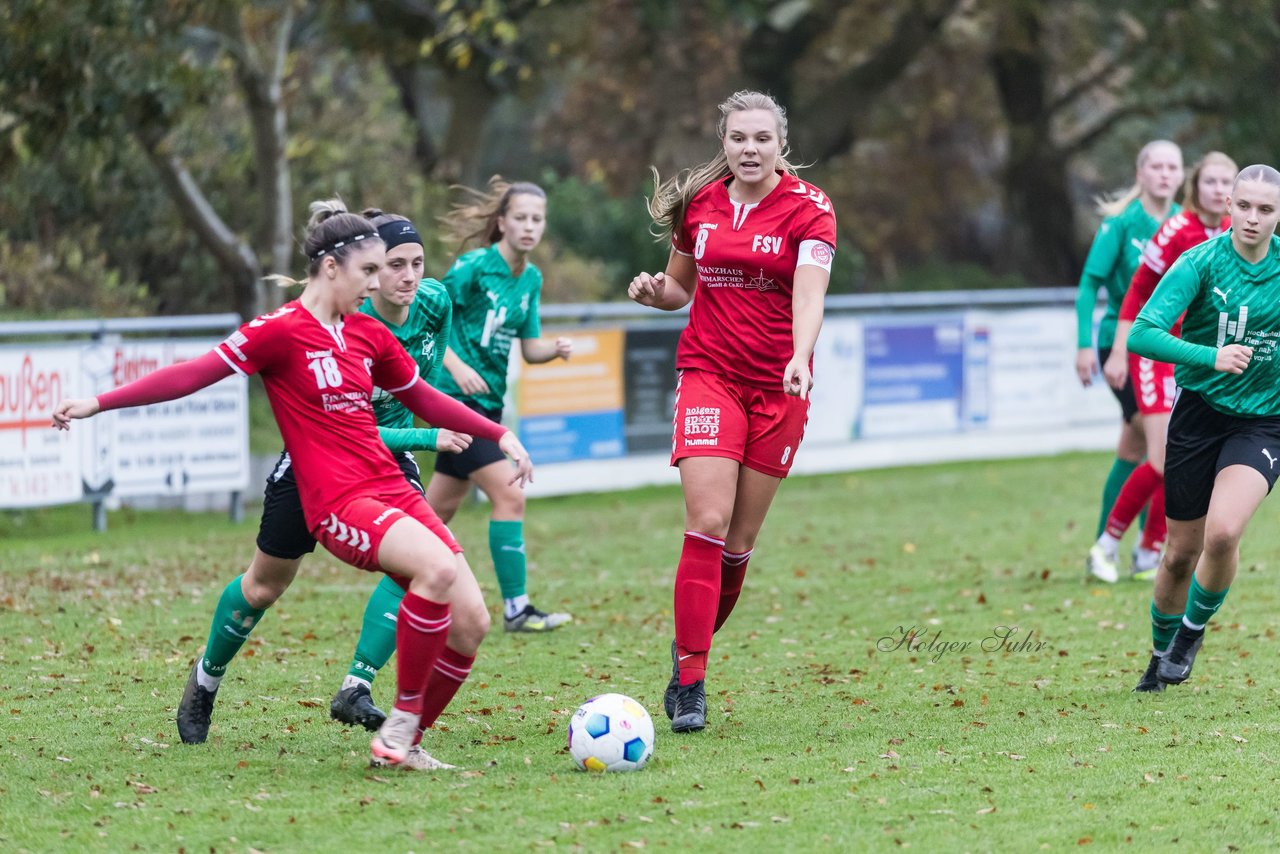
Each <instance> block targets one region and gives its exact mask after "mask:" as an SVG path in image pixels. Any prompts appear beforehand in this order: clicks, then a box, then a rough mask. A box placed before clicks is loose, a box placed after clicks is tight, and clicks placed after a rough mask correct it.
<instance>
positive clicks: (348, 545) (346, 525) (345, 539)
mask: <svg viewBox="0 0 1280 854" xmlns="http://www.w3.org/2000/svg"><path fill="white" fill-rule="evenodd" d="M404 516H412V517H413V518H414V519H417V520H418V521H419V522H421V523H422V524H423V525H425V526H426V528H427V530H429V531H431V533H433V534H435V535H436V536H437V537H439V538H440V539H441V541H443V542H444V544H445V545H446V546H448V547H449V550H450V551H452V552H453V553H454V554H461V553H462V546H460V545H458V541H457V540H455V539H454V538H453V534H452V533H451V532H450V531H449V528H448V527H447V526H446V525H445V524H444V522H441V521H440V517H439V516H437V515H436V511H434V510H432V509H431V505H430V504H428V503H427V500H426V499H425V498H423V497H422V495H421V493H419V492H418V491H417V490H416V489H414V488H413V487H411V486H409V484H408V482H406V483H405V484H404V490H403V491H400V492H395V493H383V494H380V495H376V496H372V495H364V496H360V497H358V498H353V499H351V500H350V501H348V502H347V503H346V504H344V505H343V506H342V507H341V508H340V509H338V510H336V511H334V512H332V513H330V514H329V516H328V518H326V519H325V520H323V521H322V522H321V523H320V524H319V525H317V526H316V527H315V528H314V529H312V531H311V535H312V536H313V537H315V538H316V541H317V542H319V543H320V545H322V546H324V547H325V548H326V549H328V550H329V552H330V553H332V554H333V556H334V557H336V558H338V559H340V560H343V561H345V562H347V563H349V564H351V565H352V566H354V567H358V568H359V569H366V570H369V571H370V572H381V571H382V567H381V566H380V565H379V564H378V546H380V545H381V544H382V538H383V537H385V536H386V534H387V530H388V529H389V528H390V527H391V526H392V524H394V523H395V522H396V520H398V519H400V518H402V517H404Z"/></svg>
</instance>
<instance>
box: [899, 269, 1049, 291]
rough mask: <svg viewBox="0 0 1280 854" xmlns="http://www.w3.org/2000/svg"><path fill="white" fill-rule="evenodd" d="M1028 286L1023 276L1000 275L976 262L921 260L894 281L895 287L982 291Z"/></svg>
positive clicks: (900, 289) (924, 289)
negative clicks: (949, 262)
mask: <svg viewBox="0 0 1280 854" xmlns="http://www.w3.org/2000/svg"><path fill="white" fill-rule="evenodd" d="M1025 287H1029V283H1028V282H1027V281H1026V280H1025V279H1023V278H1021V277H1020V276H1016V275H1010V274H1006V275H999V274H996V273H992V272H991V271H990V270H988V269H986V268H985V267H979V266H978V265H977V264H940V263H926V264H921V265H919V266H913V267H908V268H907V269H905V270H903V271H902V274H901V275H900V276H899V277H898V278H897V279H896V280H895V281H894V282H893V289H894V290H895V291H981V290H990V289H993V288H1025Z"/></svg>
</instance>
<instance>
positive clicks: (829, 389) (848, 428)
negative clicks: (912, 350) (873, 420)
mask: <svg viewBox="0 0 1280 854" xmlns="http://www.w3.org/2000/svg"><path fill="white" fill-rule="evenodd" d="M809 401H810V404H809V424H808V426H807V427H806V428H805V431H804V445H801V446H800V453H804V446H805V445H817V444H826V443H830V442H849V441H852V440H853V432H854V426H855V425H856V424H857V421H858V412H859V411H860V410H861V409H862V321H861V320H859V319H858V318H856V317H847V316H844V317H841V316H835V317H828V318H827V319H826V320H824V321H823V323H822V334H821V335H819V336H818V344H817V346H816V347H814V350H813V391H812V392H810V394H809Z"/></svg>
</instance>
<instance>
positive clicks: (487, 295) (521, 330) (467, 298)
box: [440, 244, 542, 410]
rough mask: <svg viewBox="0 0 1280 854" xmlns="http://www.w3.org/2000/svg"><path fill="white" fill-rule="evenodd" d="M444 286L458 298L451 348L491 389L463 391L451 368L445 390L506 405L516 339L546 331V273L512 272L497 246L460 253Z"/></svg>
mask: <svg viewBox="0 0 1280 854" xmlns="http://www.w3.org/2000/svg"><path fill="white" fill-rule="evenodd" d="M444 285H445V287H446V288H448V289H449V296H450V298H451V299H452V300H453V334H452V335H451V336H450V338H449V346H450V347H452V348H453V352H455V353H457V354H458V357H459V358H460V359H462V361H464V362H466V363H467V364H468V365H470V366H471V367H472V368H473V369H474V370H475V372H476V373H478V374H479V375H480V377H481V378H482V379H483V380H484V381H485V383H486V384H487V385H488V386H489V390H488V391H487V392H485V393H484V394H477V395H466V394H463V392H462V389H460V388H458V384H457V383H456V382H454V380H453V377H452V376H450V375H449V372H448V371H445V372H444V373H443V375H442V376H441V377H440V390H441V391H443V392H445V393H447V394H449V395H450V396H452V397H456V398H458V399H459V400H470V401H472V402H474V403H475V404H476V405H477V406H480V407H481V408H483V409H488V410H496V409H502V398H503V397H504V396H505V395H506V393H507V365H508V363H509V361H510V357H511V339H513V338H537V337H538V336H539V335H541V334H542V326H541V324H540V323H539V321H538V302H539V299H540V297H541V295H542V271H541V270H539V269H538V268H537V267H535V266H533V265H532V264H528V263H526V264H525V267H524V272H522V273H521V274H520V275H519V276H513V275H511V268H510V267H508V266H507V262H506V260H505V259H504V258H503V257H502V254H501V253H499V252H498V246H497V244H494V245H493V246H490V247H489V248H488V249H476V250H473V251H471V252H468V253H466V254H465V255H462V256H460V257H459V258H458V260H457V261H455V262H454V264H453V267H452V268H450V270H449V272H448V273H445V275H444Z"/></svg>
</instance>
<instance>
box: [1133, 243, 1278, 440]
mask: <svg viewBox="0 0 1280 854" xmlns="http://www.w3.org/2000/svg"><path fill="white" fill-rule="evenodd" d="M1183 311H1186V318H1185V319H1184V320H1183V321H1182V338H1181V340H1179V339H1178V338H1175V337H1174V336H1173V335H1171V334H1170V333H1169V331H1168V330H1169V329H1170V328H1172V326H1173V324H1174V323H1175V322H1176V321H1177V319H1178V316H1179V315H1181V314H1182V312H1183ZM1278 340H1280V237H1275V236H1272V238H1271V245H1270V247H1269V248H1268V250H1267V254H1266V257H1264V258H1263V259H1262V260H1261V261H1259V262H1258V263H1257V264H1250V263H1249V262H1247V261H1245V259H1243V258H1241V257H1240V255H1239V253H1237V252H1236V250H1235V247H1234V246H1232V245H1231V232H1230V231H1228V232H1227V233H1226V234H1223V235H1221V236H1219V237H1215V238H1213V239H1212V240H1209V241H1206V242H1205V243H1201V244H1200V245H1199V246H1196V247H1194V248H1192V249H1188V250H1187V251H1186V252H1183V253H1182V256H1181V257H1180V258H1178V260H1177V261H1176V262H1175V263H1174V265H1173V266H1172V267H1170V268H1169V272H1167V273H1165V274H1164V278H1162V279H1161V280H1160V284H1159V285H1157V286H1156V290H1155V293H1153V294H1152V295H1151V299H1150V300H1148V301H1147V304H1146V306H1144V307H1143V309H1142V311H1141V312H1140V313H1139V314H1138V319H1137V320H1135V321H1134V323H1133V331H1132V332H1130V333H1129V350H1130V351H1131V352H1133V353H1137V354H1138V355H1139V356H1146V357H1147V358H1149V359H1154V360H1156V361H1158V362H1172V363H1174V364H1176V365H1177V366H1178V368H1177V371H1176V372H1175V376H1176V377H1177V380H1178V385H1179V386H1181V387H1182V388H1187V389H1191V390H1192V391H1195V392H1197V393H1199V394H1200V396H1201V397H1203V398H1204V399H1205V401H1206V402H1207V403H1208V404H1209V405H1210V406H1212V407H1213V408H1214V409H1216V410H1218V411H1219V412H1223V413H1226V414H1227V415H1236V416H1240V417H1244V418H1252V417H1259V416H1264V415H1280V360H1278V359H1277V354H1276V342H1277V341H1278ZM1227 344H1243V345H1245V346H1247V347H1252V348H1253V358H1252V359H1251V360H1250V361H1249V367H1247V368H1245V370H1244V373H1243V374H1228V373H1223V372H1220V371H1215V370H1214V369H1213V365H1214V361H1215V360H1216V359H1217V355H1218V350H1219V349H1220V348H1222V347H1224V346H1226V345H1227Z"/></svg>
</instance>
